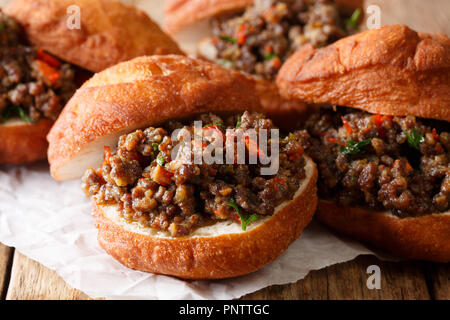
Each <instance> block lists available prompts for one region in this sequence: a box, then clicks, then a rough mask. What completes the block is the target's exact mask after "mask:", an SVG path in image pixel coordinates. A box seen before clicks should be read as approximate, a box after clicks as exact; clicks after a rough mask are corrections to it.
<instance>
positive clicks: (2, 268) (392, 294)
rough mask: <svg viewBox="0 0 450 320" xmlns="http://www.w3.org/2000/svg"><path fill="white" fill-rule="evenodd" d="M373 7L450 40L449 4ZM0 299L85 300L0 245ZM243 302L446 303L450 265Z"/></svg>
mask: <svg viewBox="0 0 450 320" xmlns="http://www.w3.org/2000/svg"><path fill="white" fill-rule="evenodd" d="M5 2H7V0H0V5H2V4H4V3H5ZM368 5H377V6H379V8H380V10H381V23H382V24H393V23H402V24H406V25H408V26H410V27H412V28H414V29H416V30H418V31H426V32H442V33H447V34H450V24H449V21H450V0H427V1H424V0H366V6H368ZM370 265H378V266H379V267H380V270H381V289H379V290H377V289H374V290H369V289H368V288H367V286H366V281H367V278H368V276H369V275H368V274H367V267H368V266H370ZM0 298H2V299H5V298H6V299H89V297H88V296H87V295H85V294H84V293H82V292H80V291H78V290H75V289H73V288H71V287H69V286H68V285H67V284H66V283H65V282H64V281H63V280H62V279H61V278H60V277H59V276H58V275H57V274H56V272H54V271H51V270H49V269H47V268H45V267H44V266H42V265H41V264H39V263H37V262H35V261H33V260H31V259H29V258H27V257H26V256H24V255H22V254H20V253H18V252H17V251H15V250H14V249H13V248H9V247H6V246H4V245H2V244H0ZM243 298H244V299H424V300H426V299H439V300H449V299H450V265H449V264H434V263H426V262H385V261H380V260H378V259H377V258H376V257H374V256H360V257H358V258H356V259H355V260H353V261H349V262H346V263H341V264H337V265H334V266H331V267H328V268H325V269H322V270H317V271H312V272H310V273H309V274H308V276H307V277H306V278H304V279H303V280H300V281H298V282H296V283H292V284H287V285H276V286H270V287H268V288H264V289H262V290H259V291H257V292H254V293H251V294H249V295H246V296H244V297H243Z"/></svg>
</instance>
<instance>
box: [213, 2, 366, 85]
mask: <svg viewBox="0 0 450 320" xmlns="http://www.w3.org/2000/svg"><path fill="white" fill-rule="evenodd" d="M341 11H342V10H339V9H338V6H337V5H336V3H335V2H334V1H329V0H282V1H275V0H263V1H261V0H260V1H255V4H254V5H253V6H250V7H248V9H247V10H246V11H245V12H244V13H243V14H241V15H239V16H234V17H232V18H230V17H218V18H216V19H215V20H213V35H214V38H213V39H212V42H213V44H214V45H215V47H216V49H217V51H218V53H217V60H218V61H219V62H220V63H221V64H222V65H224V66H226V67H229V68H231V69H235V70H240V71H245V72H248V73H250V74H255V75H259V76H262V77H264V78H266V79H269V80H270V79H273V78H274V77H275V76H276V74H277V73H278V70H279V69H280V67H281V64H282V63H283V62H284V61H285V60H286V59H287V58H288V57H289V56H290V55H291V54H292V53H294V52H295V51H296V50H297V49H299V48H300V47H301V46H303V45H305V44H308V43H310V44H312V45H314V46H316V47H321V46H324V45H327V44H330V43H332V42H334V41H336V40H338V39H340V38H342V37H344V36H346V35H348V33H349V31H352V30H350V29H352V28H353V29H354V28H355V23H354V21H356V20H357V19H358V17H357V16H355V17H353V20H352V22H353V24H352V23H350V24H346V22H348V21H349V20H348V18H349V17H348V15H346V14H345V13H343V12H341Z"/></svg>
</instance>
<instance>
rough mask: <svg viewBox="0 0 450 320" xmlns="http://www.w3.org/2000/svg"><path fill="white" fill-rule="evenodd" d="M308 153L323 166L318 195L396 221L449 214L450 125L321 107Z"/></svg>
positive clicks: (311, 126) (310, 129)
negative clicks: (389, 214)
mask: <svg viewBox="0 0 450 320" xmlns="http://www.w3.org/2000/svg"><path fill="white" fill-rule="evenodd" d="M306 130H307V132H306V131H304V132H303V139H304V141H308V145H305V148H306V152H307V153H308V154H309V155H310V156H311V158H312V159H313V160H314V161H315V162H316V163H317V165H318V168H319V174H320V178H319V196H320V197H321V198H322V199H328V200H332V201H334V202H336V203H338V204H340V205H342V206H344V207H350V206H363V207H369V208H373V209H376V210H383V211H384V210H390V211H391V212H392V213H393V214H394V215H396V216H398V217H412V216H423V215H426V214H431V213H439V212H445V211H448V210H449V201H450V164H449V159H450V153H449V151H450V133H449V132H450V126H449V124H448V123H447V122H445V121H437V120H429V119H420V118H416V117H413V116H406V117H392V116H385V115H380V114H375V115H374V114H369V113H366V112H362V111H355V110H354V109H353V110H352V109H346V108H340V107H339V108H337V109H336V110H332V109H326V108H324V109H322V110H321V111H320V112H318V113H316V114H314V115H312V116H311V118H310V119H309V120H308V121H307V124H306Z"/></svg>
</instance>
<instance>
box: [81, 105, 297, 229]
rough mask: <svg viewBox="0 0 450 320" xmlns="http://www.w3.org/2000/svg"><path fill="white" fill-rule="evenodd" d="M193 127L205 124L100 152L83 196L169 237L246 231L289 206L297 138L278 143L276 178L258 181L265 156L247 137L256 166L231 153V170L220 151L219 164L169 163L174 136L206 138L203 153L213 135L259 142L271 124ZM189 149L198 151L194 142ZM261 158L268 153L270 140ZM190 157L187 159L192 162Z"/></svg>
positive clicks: (256, 117)
mask: <svg viewBox="0 0 450 320" xmlns="http://www.w3.org/2000/svg"><path fill="white" fill-rule="evenodd" d="M197 120H201V121H202V124H203V127H201V128H200V129H199V128H198V127H197V128H195V126H194V125H193V122H189V123H186V122H185V123H184V124H183V123H181V122H178V121H177V122H175V121H170V122H168V123H167V124H166V125H165V126H163V127H158V128H153V127H150V128H147V129H145V130H136V131H134V132H132V133H130V134H127V135H123V136H121V137H120V139H119V142H118V146H117V150H116V151H112V150H111V149H110V148H109V147H105V161H104V163H103V165H102V166H101V168H99V169H97V170H95V169H92V168H91V169H89V170H87V171H86V173H85V175H84V177H83V179H82V188H83V190H84V191H85V192H86V194H87V195H88V196H90V197H91V198H92V199H93V200H94V201H95V202H96V203H97V204H99V205H115V204H116V205H118V207H119V210H120V214H121V216H122V217H123V218H125V219H126V220H127V221H129V222H139V223H141V224H142V225H143V226H146V227H152V228H154V229H156V230H160V231H167V232H168V233H169V234H170V235H172V236H183V235H188V234H190V233H191V232H192V231H193V230H194V229H195V228H198V227H200V226H203V225H208V224H212V223H214V222H218V221H223V220H231V221H236V223H240V224H241V226H242V229H243V230H245V229H246V227H247V225H248V224H250V223H252V222H253V221H255V220H257V219H259V218H261V217H262V216H268V215H272V214H273V213H274V210H275V208H276V207H277V206H278V205H279V204H281V203H282V202H284V201H286V200H291V199H293V197H294V194H295V192H296V191H297V190H298V188H299V186H300V184H301V182H302V180H303V179H304V178H305V170H304V166H305V160H304V157H302V154H303V146H302V144H301V143H300V139H301V136H299V135H297V133H290V134H289V135H288V136H286V137H284V138H280V139H279V170H278V172H277V173H276V174H275V175H271V176H268V175H262V174H261V171H260V170H261V168H263V167H267V166H268V165H262V164H261V161H260V160H259V159H261V157H263V156H264V154H262V153H264V149H260V148H259V147H256V148H254V147H250V145H253V146H255V145H257V143H258V142H256V141H254V140H252V139H251V138H249V136H244V138H245V143H243V145H244V150H245V157H246V158H248V157H249V153H250V152H257V153H258V161H257V163H256V164H248V163H249V161H245V164H238V163H237V161H236V154H237V148H236V147H235V149H232V154H234V156H235V157H234V159H235V160H234V163H232V164H227V162H226V161H225V154H226V152H225V151H224V152H223V157H224V158H223V159H224V161H223V164H217V162H215V163H212V164H206V163H205V161H203V163H202V164H194V163H195V162H194V161H191V163H189V161H180V158H179V156H178V154H179V153H180V152H181V151H179V153H177V156H176V158H175V159H172V158H171V153H172V152H171V151H172V150H173V148H175V147H176V145H178V144H179V143H180V142H183V143H185V141H183V138H182V137H183V136H182V135H181V133H180V134H178V135H175V137H176V138H175V140H172V139H171V137H172V132H173V131H174V130H175V129H181V131H180V132H189V134H190V136H191V137H192V138H193V137H194V136H197V137H198V136H200V137H203V142H202V148H203V150H204V149H205V148H207V147H208V146H209V145H210V144H211V143H212V142H213V141H214V139H215V138H213V137H214V134H216V135H217V134H220V135H222V136H223V135H225V132H226V130H231V132H238V131H239V130H241V132H245V130H248V129H254V130H255V131H256V132H257V137H258V138H257V139H258V141H259V137H260V132H261V131H260V129H267V130H269V132H270V129H276V128H275V127H274V125H273V123H272V121H271V120H269V119H266V118H264V116H263V115H261V114H258V113H249V112H245V113H244V114H242V115H240V116H238V115H232V116H229V117H227V118H226V119H224V118H221V117H219V116H217V115H215V114H202V115H200V116H199V117H198V119H197ZM180 135H181V136H180ZM253 138H254V137H253ZM223 139H224V140H226V138H225V136H224V138H223ZM236 140H237V138H236ZM189 143H190V144H191V146H192V149H191V150H195V149H194V148H195V146H193V144H194V143H196V142H195V140H194V141H189ZM236 145H237V142H236ZM202 148H200V149H202ZM197 150H198V149H197ZM217 150H218V149H215V152H216V153H217V152H218V151H217ZM222 150H223V149H222ZM252 150H253V151H252ZM255 150H256V151H255ZM200 152H201V151H200ZM227 152H228V150H227ZM266 152H267V155H268V154H269V153H270V152H271V136H270V135H269V137H268V140H267V151H266ZM194 153H195V151H193V152H192V153H189V158H190V159H189V160H192V157H193V154H194ZM277 159H278V157H277ZM231 162H233V161H231Z"/></svg>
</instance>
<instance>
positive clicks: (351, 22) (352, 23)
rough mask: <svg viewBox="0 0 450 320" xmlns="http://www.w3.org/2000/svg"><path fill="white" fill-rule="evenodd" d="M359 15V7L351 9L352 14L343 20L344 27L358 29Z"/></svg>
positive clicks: (347, 29)
mask: <svg viewBox="0 0 450 320" xmlns="http://www.w3.org/2000/svg"><path fill="white" fill-rule="evenodd" d="M360 16H361V9H359V8H358V9H356V10H355V11H353V14H352V16H351V17H350V18H349V19H348V20H347V21H346V22H345V29H346V31H349V29H354V30H358V20H359V17H360Z"/></svg>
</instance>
